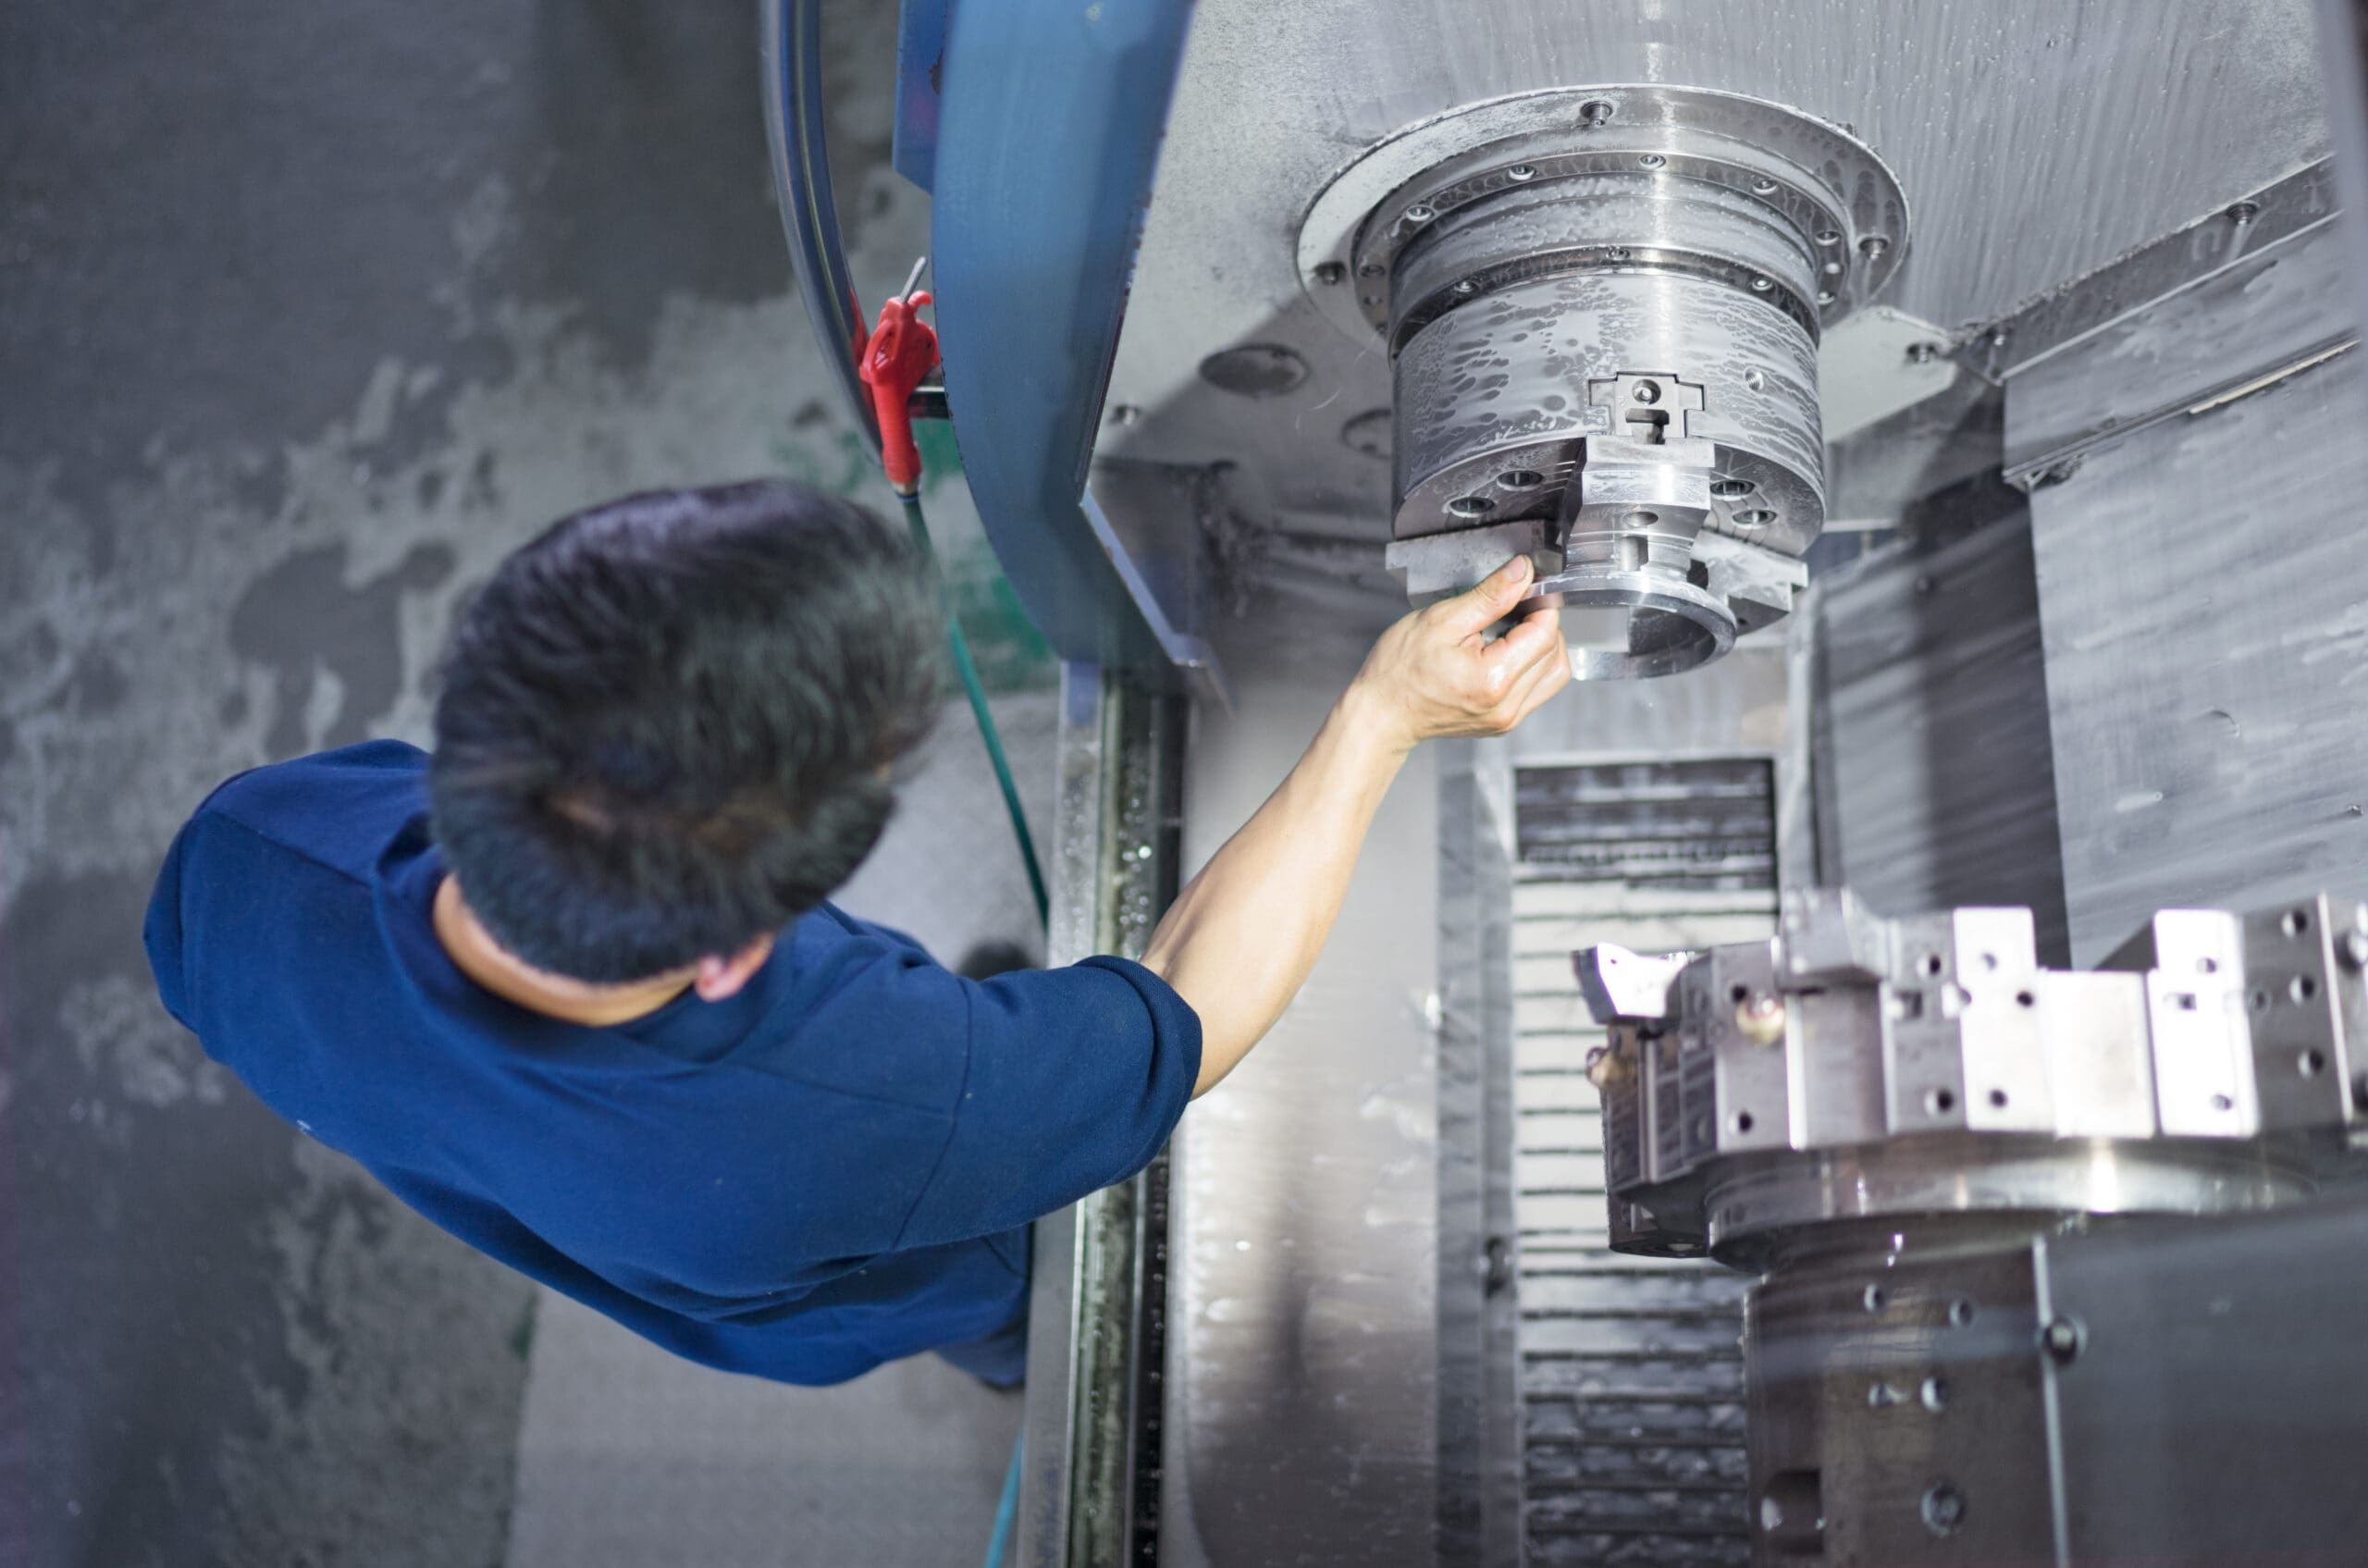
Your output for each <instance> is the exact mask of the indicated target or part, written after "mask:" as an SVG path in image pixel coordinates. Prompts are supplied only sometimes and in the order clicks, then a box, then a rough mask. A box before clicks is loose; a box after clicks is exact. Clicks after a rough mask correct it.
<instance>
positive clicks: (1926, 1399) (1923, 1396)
mask: <svg viewBox="0 0 2368 1568" xmlns="http://www.w3.org/2000/svg"><path fill="white" fill-rule="evenodd" d="M1917 1397H1918V1399H1920V1400H1921V1401H1923V1403H1924V1408H1925V1409H1926V1410H1929V1411H1930V1412H1931V1413H1932V1414H1935V1415H1938V1414H1941V1412H1943V1411H1944V1410H1946V1409H1948V1408H1949V1380H1948V1379H1947V1378H1945V1377H1927V1378H1925V1379H1924V1387H1923V1388H1922V1389H1918V1391H1917Z"/></svg>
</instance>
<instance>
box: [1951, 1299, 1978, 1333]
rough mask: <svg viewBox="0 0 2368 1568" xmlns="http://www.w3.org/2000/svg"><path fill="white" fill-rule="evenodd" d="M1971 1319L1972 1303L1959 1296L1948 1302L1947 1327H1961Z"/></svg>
mask: <svg viewBox="0 0 2368 1568" xmlns="http://www.w3.org/2000/svg"><path fill="white" fill-rule="evenodd" d="M1972 1321H1973V1303H1971V1302H1969V1301H1967V1299H1966V1298H1965V1297H1963V1296H1959V1297H1958V1298H1957V1299H1956V1300H1955V1301H1953V1302H1951V1303H1949V1327H1952V1328H1962V1327H1965V1326H1966V1325H1967V1324H1968V1323H1971V1322H1972Z"/></svg>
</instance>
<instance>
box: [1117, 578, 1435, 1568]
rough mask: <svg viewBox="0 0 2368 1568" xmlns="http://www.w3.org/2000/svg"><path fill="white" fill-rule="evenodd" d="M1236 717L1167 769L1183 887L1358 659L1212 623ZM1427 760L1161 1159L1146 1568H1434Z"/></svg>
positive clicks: (1346, 639)
mask: <svg viewBox="0 0 2368 1568" xmlns="http://www.w3.org/2000/svg"><path fill="white" fill-rule="evenodd" d="M1230 629H1231V630H1232V631H1233V632H1234V634H1235V636H1234V640H1233V641H1231V642H1230V643H1228V644H1227V646H1225V648H1223V650H1222V651H1223V656H1224V658H1225V660H1226V662H1227V667H1228V668H1230V669H1233V670H1236V671H1238V672H1240V677H1241V678H1240V686H1239V688H1238V691H1237V694H1236V701H1235V705H1234V708H1233V710H1232V711H1231V712H1229V713H1227V712H1220V711H1217V710H1215V709H1213V708H1208V707H1203V710H1201V712H1200V714H1199V716H1198V717H1199V721H1200V723H1199V729H1198V733H1197V734H1196V735H1195V736H1194V738H1193V742H1192V745H1191V747H1190V750H1189V752H1188V754H1187V760H1186V768H1187V776H1186V788H1185V802H1186V805H1185V813H1186V817H1185V862H1186V865H1187V866H1188V867H1190V866H1196V865H1197V864H1199V863H1200V862H1202V861H1203V860H1205V859H1206V858H1208V856H1209V855H1210V854H1211V853H1213V852H1214V851H1215V849H1216V848H1217V846H1219V845H1220V844H1222V843H1223V842H1224V840H1225V839H1226V838H1227V836H1228V835H1229V834H1231V833H1232V832H1233V831H1234V829H1235V828H1237V827H1239V826H1240V824H1241V822H1242V821H1243V820H1244V819H1246V818H1247V817H1248V816H1249V815H1250V813H1251V812H1252V810H1254V809H1256V808H1257V806H1258V804H1259V802H1260V801H1261V800H1263V799H1264V797H1265V796H1266V794H1267V793H1268V792H1269V791H1270V790H1272V789H1273V788H1274V786H1275V784H1277V782H1278V781H1279V780H1280V779H1281V777H1282V776H1283V774H1284V772H1286V771H1287V770H1288V769H1289V767H1290V765H1291V764H1292V763H1293V762H1294V761H1296V760H1297V759H1298V758H1299V755H1300V752H1301V749H1302V748H1303V747H1305V745H1306V744H1307V741H1308V739H1309V738H1310V737H1311V736H1312V735H1314V732H1315V729H1316V727H1317V725H1318V724H1319V723H1320V722H1322V721H1323V718H1324V714H1325V712H1326V709H1327V708H1328V707H1329V706H1330V704H1331V702H1332V701H1333V699H1334V698H1337V697H1338V695H1339V692H1340V689H1341V688H1342V687H1343V686H1345V685H1347V683H1348V681H1349V678H1350V677H1351V675H1352V674H1353V673H1355V671H1356V667H1357V663H1358V661H1359V660H1360V659H1362V658H1363V654H1364V650H1365V645H1364V638H1363V636H1362V635H1357V634H1346V635H1344V634H1342V633H1341V632H1339V631H1338V630H1326V628H1324V627H1322V626H1317V625H1313V624H1310V623H1304V622H1301V623H1296V624H1287V623H1276V622H1271V621H1267V620H1264V619H1261V620H1252V621H1249V622H1239V623H1232V625H1231V628H1230ZM1435 760H1436V758H1435V753H1434V750H1433V748H1428V747H1426V748H1425V749H1423V750H1420V751H1417V752H1416V753H1415V755H1414V757H1413V759H1412V761H1411V762H1410V763H1409V765H1408V767H1407V769H1406V771H1405V772H1404V773H1402V774H1401V775H1400V778H1399V780H1398V782H1397V784H1396V785H1395V787H1393V788H1392V789H1391V791H1390V794H1389V796H1388V800H1387V801H1386V802H1385V803H1384V804H1383V807H1382V809H1381V813H1380V816H1379V817H1378V818H1377V819H1376V821H1375V825H1374V831H1373V834H1372V836H1371V838H1370V839H1369V840H1368V841H1367V843H1366V846H1365V850H1364V854H1363V858H1362V859H1361V860H1360V862H1359V865H1358V869H1357V874H1356V880H1355V881H1354V883H1351V887H1350V890H1349V895H1348V901H1347V904H1346V906H1345V907H1344V908H1343V910H1342V912H1341V917H1340V920H1339V924H1338V926H1337V927H1336V928H1335V929H1334V931H1333V933H1332V938H1331V941H1330V942H1329V943H1328V944H1326V947H1325V950H1324V956H1323V957H1322V958H1320V959H1319V960H1318V961H1317V963H1316V966H1315V969H1314V973H1313V975H1311V977H1310V978H1309V980H1308V982H1307V984H1306V986H1305V987H1304V988H1303V989H1302V990H1301V993H1300V994H1299V998H1298V999H1297V1000H1296V1001H1295V1002H1293V1003H1292V1005H1291V1006H1290V1008H1289V1011H1287V1012H1286V1013H1285V1014H1284V1015H1283V1018H1282V1020H1281V1021H1280V1022H1279V1023H1277V1025H1276V1026H1275V1029H1274V1031H1273V1032H1272V1033H1271V1034H1270V1035H1269V1036H1268V1037H1267V1038H1266V1040H1265V1042H1264V1043H1262V1044H1261V1045H1260V1046H1259V1047H1258V1049H1257V1050H1256V1051H1255V1052H1253V1053H1252V1055H1251V1056H1250V1058H1249V1060H1247V1061H1246V1062H1244V1063H1243V1064H1242V1065H1241V1067H1240V1068H1238V1069H1236V1071H1235V1072H1234V1073H1233V1075H1232V1076H1231V1077H1230V1078H1228V1079H1227V1080H1226V1081H1225V1083H1223V1084H1222V1085H1220V1086H1219V1087H1218V1088H1216V1089H1215V1090H1214V1091H1212V1092H1211V1093H1209V1094H1208V1095H1206V1096H1205V1097H1204V1098H1203V1099H1202V1100H1201V1102H1200V1103H1199V1104H1197V1105H1194V1106H1193V1107H1192V1109H1191V1111H1190V1113H1189V1114H1187V1115H1186V1117H1185V1118H1184V1121H1183V1125H1182V1127H1181V1129H1180V1130H1178V1134H1177V1144H1176V1147H1177V1155H1176V1158H1177V1170H1178V1175H1177V1181H1176V1188H1175V1197H1174V1211H1173V1212H1174V1230H1173V1242H1172V1246H1171V1252H1170V1266H1171V1268H1172V1270H1173V1274H1172V1276H1171V1279H1172V1284H1171V1294H1170V1297H1169V1335H1168V1346H1169V1354H1168V1379H1167V1381H1168V1389H1167V1476H1166V1488H1165V1491H1164V1500H1165V1507H1164V1509H1163V1519H1164V1538H1163V1541H1162V1557H1161V1562H1163V1564H1166V1568H1200V1565H1203V1564H1206V1565H1211V1568H1249V1565H1252V1564H1263V1563H1269V1562H1291V1563H1304V1564H1309V1565H1312V1568H1322V1565H1326V1564H1339V1565H1341V1568H1348V1565H1350V1564H1365V1563H1376V1562H1388V1563H1403V1564H1407V1565H1409V1568H1415V1565H1419V1564H1424V1563H1428V1562H1432V1561H1433V1560H1434V1549H1435V1547H1434V1525H1435V1520H1436V1519H1437V1466H1438V1459H1439V1454H1438V1440H1439V1432H1440V1417H1439V1402H1440V1390H1439V1388H1438V1371H1439V1344H1438V1336H1439V1327H1440V1325H1439V1317H1438V1300H1437V1276H1438V1252H1437V1248H1438V1241H1437V1236H1438V1214H1439V1175H1440V1158H1439V1104H1438V1081H1437V1049H1436V1042H1435V1039H1434V1032H1433V1031H1434V1027H1435V1026H1434V1023H1433V1019H1434V1018H1435V1017H1436V1016H1437V1007H1438V1006H1439V1004H1438V999H1437V986H1438V970H1437V966H1438V947H1439V942H1438V928H1437V918H1438V891H1439V889H1438V866H1437V843H1438V819H1437V787H1436V784H1435V776H1434V763H1435Z"/></svg>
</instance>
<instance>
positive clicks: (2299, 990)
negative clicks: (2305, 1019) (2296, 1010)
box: [2286, 974, 2319, 1006]
mask: <svg viewBox="0 0 2368 1568" xmlns="http://www.w3.org/2000/svg"><path fill="white" fill-rule="evenodd" d="M2286 994H2288V996H2291V997H2293V998H2294V1001H2295V1004H2296V1005H2297V1006H2300V1005H2301V1004H2302V1003H2304V1002H2307V1001H2309V1000H2310V999H2311V998H2312V997H2313V996H2316V995H2317V994H2319V982H2317V981H2315V980H2312V978H2311V977H2310V976H2309V975H2306V974H2298V975H2296V976H2295V977H2294V981H2293V983H2292V984H2290V985H2288V987H2287V988H2286Z"/></svg>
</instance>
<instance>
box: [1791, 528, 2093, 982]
mask: <svg viewBox="0 0 2368 1568" xmlns="http://www.w3.org/2000/svg"><path fill="white" fill-rule="evenodd" d="M1812 602H1813V604H1814V610H1813V611H1810V612H1809V613H1811V614H1812V615H1813V617H1814V620H1815V626H1814V631H1813V634H1812V635H1813V636H1814V637H1815V639H1816V642H1817V649H1816V665H1817V674H1816V676H1815V689H1816V695H1815V699H1814V702H1815V707H1814V722H1813V723H1812V725H1811V741H1812V745H1813V747H1814V750H1815V757H1816V766H1817V768H1818V770H1819V777H1818V779H1817V788H1818V791H1819V811H1818V821H1817V844H1818V851H1819V858H1820V860H1821V861H1822V862H1823V864H1822V866H1821V870H1820V876H1819V879H1816V880H1821V881H1822V882H1823V883H1825V884H1826V885H1828V886H1834V887H1840V886H1848V887H1850V888H1851V889H1852V890H1853V891H1855V892H1856V893H1857V894H1858V895H1859V896H1860V897H1862V898H1864V899H1865V900H1866V901H1867V903H1868V904H1869V906H1870V907H1872V908H1874V909H1875V910H1876V911H1877V912H1878V913H1881V914H1886V915H1909V914H1916V913H1920V912H1922V911H1924V910H1928V909H1940V908H1947V907H1951V906H1954V905H1991V904H1995V905H2006V906H2016V905H2020V906H2025V907H2029V908H2030V909H2031V910H2032V911H2033V913H2034V918H2035V920H2036V921H2037V924H2038V930H2039V950H2040V954H2041V957H2042V959H2043V960H2044V961H2047V962H2052V963H2062V962H2063V961H2064V958H2065V951H2066V949H2065V936H2064V889H2063V882H2064V873H2063V867H2062V864H2061V862H2060V860H2059V858H2058V846H2057V837H2056V819H2055V775H2054V768H2053V766H2052V762H2051V753H2050V749H2049V732H2048V720H2047V711H2048V703H2047V695H2048V686H2047V674H2046V672H2045V671H2043V670H2042V668H2041V659H2040V593H2039V589H2038V586H2037V584H2036V582H2035V580H2034V577H2033V574H2032V566H2031V534H2030V526H2029V523H2028V521H2027V520H2025V519H2023V518H2020V517H2015V518H2010V519H2008V520H2006V521H2004V522H2002V523H1998V524H1994V525H1992V526H1991V527H1989V528H1987V529H1985V530H1982V531H1980V532H1979V533H1976V534H1974V535H1973V536H1972V537H1968V538H1966V539H1964V540H1962V541H1960V542H1958V543H1955V544H1953V545H1950V546H1948V547H1947V548H1945V549H1937V550H1931V551H1919V550H1915V549H1909V548H1907V547H1906V546H1904V545H1902V546H1894V547H1893V548H1892V549H1888V550H1886V551H1883V552H1880V553H1878V554H1876V555H1871V556H1868V557H1864V558H1862V559H1861V560H1860V561H1858V562H1853V563H1852V564H1851V565H1850V566H1848V567H1846V568H1844V570H1842V571H1840V572H1837V573H1835V574H1832V576H1831V577H1829V578H1827V579H1825V580H1823V581H1820V582H1819V585H1818V586H1817V589H1816V591H1815V593H1814V595H1813V596H1812Z"/></svg>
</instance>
